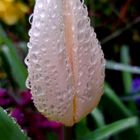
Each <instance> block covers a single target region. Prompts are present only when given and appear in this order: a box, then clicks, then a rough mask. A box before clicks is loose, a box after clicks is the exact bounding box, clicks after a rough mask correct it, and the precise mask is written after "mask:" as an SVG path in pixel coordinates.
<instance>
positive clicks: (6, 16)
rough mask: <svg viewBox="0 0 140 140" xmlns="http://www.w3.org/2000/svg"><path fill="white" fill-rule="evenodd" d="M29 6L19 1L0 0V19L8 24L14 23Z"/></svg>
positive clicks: (26, 11) (22, 15)
mask: <svg viewBox="0 0 140 140" xmlns="http://www.w3.org/2000/svg"><path fill="white" fill-rule="evenodd" d="M28 11H29V8H28V6H27V5H25V4H23V3H22V2H21V1H16V0H1V1H0V19H1V20H2V21H3V22H5V23H6V24H8V25H14V24H15V23H16V22H18V21H19V19H21V18H23V17H24V15H25V14H26V13H28Z"/></svg>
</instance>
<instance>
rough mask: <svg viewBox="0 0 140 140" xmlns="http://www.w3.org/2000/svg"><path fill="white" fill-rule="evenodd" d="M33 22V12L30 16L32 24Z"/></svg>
mask: <svg viewBox="0 0 140 140" xmlns="http://www.w3.org/2000/svg"><path fill="white" fill-rule="evenodd" d="M32 22H33V14H31V15H30V17H29V23H30V24H31V25H32Z"/></svg>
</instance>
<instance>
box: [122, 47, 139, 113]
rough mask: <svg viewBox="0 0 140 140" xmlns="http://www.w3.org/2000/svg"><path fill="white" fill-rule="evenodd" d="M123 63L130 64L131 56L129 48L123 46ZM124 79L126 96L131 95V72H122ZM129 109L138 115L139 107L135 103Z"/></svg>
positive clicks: (130, 104)
mask: <svg viewBox="0 0 140 140" xmlns="http://www.w3.org/2000/svg"><path fill="white" fill-rule="evenodd" d="M121 61H122V63H124V64H127V65H128V64H129V63H130V56H129V48H128V46H125V45H124V46H122V48H121ZM122 78H123V86H124V91H125V94H127V95H128V94H129V93H130V92H131V87H132V75H131V74H130V73H129V72H122ZM129 107H130V108H131V110H132V111H133V112H134V113H135V114H137V107H136V104H135V102H134V101H132V102H129Z"/></svg>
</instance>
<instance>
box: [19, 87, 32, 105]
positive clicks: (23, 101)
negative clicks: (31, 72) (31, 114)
mask: <svg viewBox="0 0 140 140" xmlns="http://www.w3.org/2000/svg"><path fill="white" fill-rule="evenodd" d="M20 96H21V97H20V99H19V101H18V104H19V105H20V106H26V105H29V104H30V103H32V99H31V97H32V96H31V93H30V91H29V90H27V91H24V92H22V93H21V94H20Z"/></svg>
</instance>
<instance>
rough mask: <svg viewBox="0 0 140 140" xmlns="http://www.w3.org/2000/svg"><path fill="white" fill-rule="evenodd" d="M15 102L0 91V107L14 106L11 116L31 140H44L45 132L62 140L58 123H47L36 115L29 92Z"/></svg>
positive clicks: (61, 132)
mask: <svg viewBox="0 0 140 140" xmlns="http://www.w3.org/2000/svg"><path fill="white" fill-rule="evenodd" d="M19 95H20V96H19V98H16V100H15V99H14V98H13V96H10V94H8V92H7V90H5V89H0V106H2V107H4V108H7V107H11V106H14V108H13V109H12V110H11V116H12V117H14V118H15V120H16V121H17V123H18V124H19V125H20V126H21V128H22V129H23V130H25V131H26V132H27V133H28V135H29V137H31V138H32V139H33V140H46V132H47V134H48V135H49V132H50V131H52V132H54V133H56V134H57V136H58V140H63V128H62V125H61V124H60V123H57V122H53V121H49V120H48V119H47V118H46V117H44V116H43V115H41V114H40V113H38V112H37V111H36V109H35V107H34V104H33V102H32V99H31V93H30V91H29V90H27V91H24V92H22V93H20V94H19Z"/></svg>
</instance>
